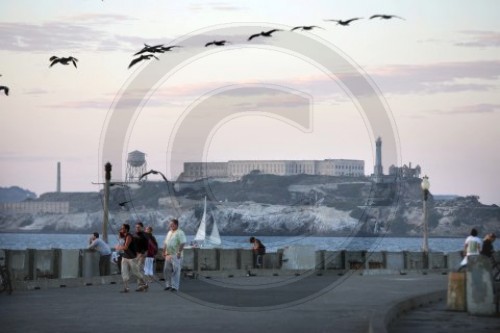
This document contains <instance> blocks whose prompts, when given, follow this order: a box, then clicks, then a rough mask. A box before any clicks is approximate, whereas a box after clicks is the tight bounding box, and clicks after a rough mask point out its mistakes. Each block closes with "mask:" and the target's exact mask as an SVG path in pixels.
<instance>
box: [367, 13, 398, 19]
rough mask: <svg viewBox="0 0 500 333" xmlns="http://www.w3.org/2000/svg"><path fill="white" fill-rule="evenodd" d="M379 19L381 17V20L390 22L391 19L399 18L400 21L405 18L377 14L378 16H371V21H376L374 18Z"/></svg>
mask: <svg viewBox="0 0 500 333" xmlns="http://www.w3.org/2000/svg"><path fill="white" fill-rule="evenodd" d="M377 17H379V18H380V19H381V20H390V19H391V18H398V19H401V20H404V18H402V17H401V16H397V15H386V14H376V15H372V16H370V20H371V19H374V18H377Z"/></svg>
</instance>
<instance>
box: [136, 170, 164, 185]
mask: <svg viewBox="0 0 500 333" xmlns="http://www.w3.org/2000/svg"><path fill="white" fill-rule="evenodd" d="M150 174H153V175H160V176H161V177H162V178H163V180H164V181H166V182H168V180H167V177H165V175H164V174H163V173H161V172H160V171H156V170H153V169H151V170H149V171H148V172H146V173H143V174H142V175H141V176H140V177H139V180H141V179H142V178H144V177H146V176H147V175H150Z"/></svg>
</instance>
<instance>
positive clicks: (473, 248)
mask: <svg viewBox="0 0 500 333" xmlns="http://www.w3.org/2000/svg"><path fill="white" fill-rule="evenodd" d="M477 235H478V233H477V230H476V229H475V228H472V230H471V231H470V235H469V236H468V237H467V238H466V239H465V244H464V254H465V257H464V259H463V260H462V262H461V263H460V268H459V270H461V269H463V268H464V267H465V266H467V261H468V257H469V256H478V255H479V253H481V246H482V243H483V242H482V241H481V238H479V237H477Z"/></svg>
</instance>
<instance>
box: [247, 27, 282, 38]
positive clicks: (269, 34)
mask: <svg viewBox="0 0 500 333" xmlns="http://www.w3.org/2000/svg"><path fill="white" fill-rule="evenodd" d="M276 31H282V30H281V29H273V30H269V31H261V32H260V33H258V34H253V35H252V36H250V37H248V40H252V38H255V37H259V36H263V37H272V36H271V34H272V33H273V32H276Z"/></svg>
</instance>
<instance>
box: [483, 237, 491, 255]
mask: <svg viewBox="0 0 500 333" xmlns="http://www.w3.org/2000/svg"><path fill="white" fill-rule="evenodd" d="M493 252H494V250H493V242H492V241H491V240H490V239H487V240H485V241H484V242H483V246H482V248H481V254H482V255H484V256H487V257H491V256H493Z"/></svg>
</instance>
